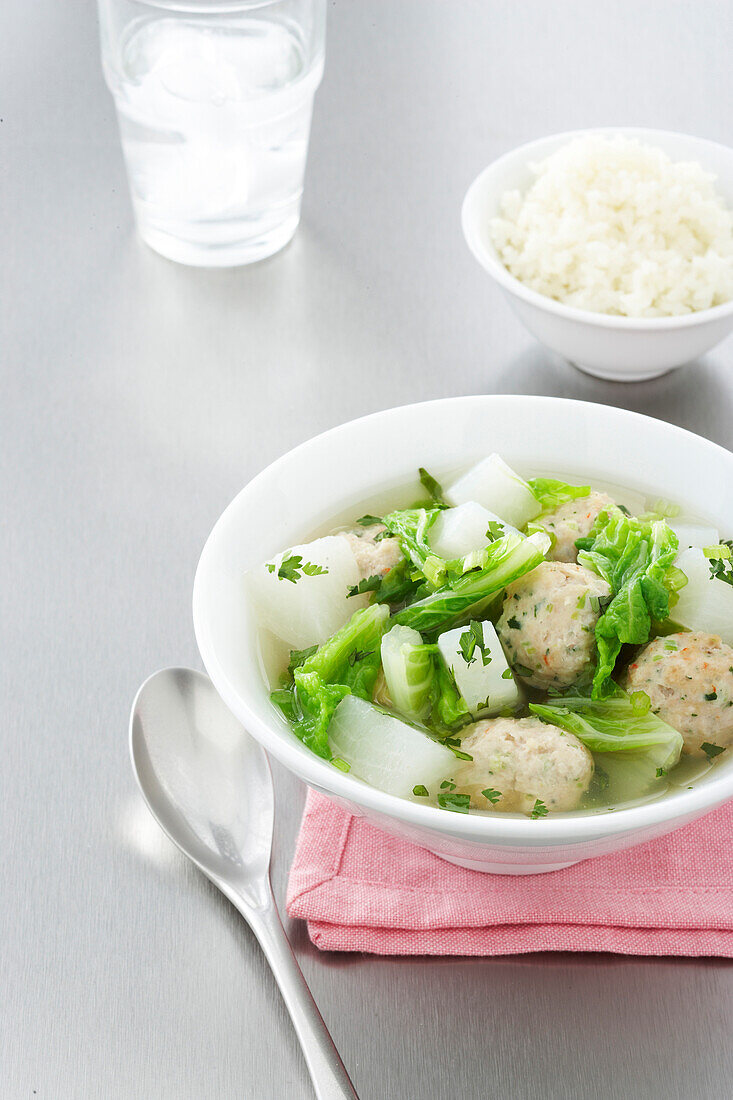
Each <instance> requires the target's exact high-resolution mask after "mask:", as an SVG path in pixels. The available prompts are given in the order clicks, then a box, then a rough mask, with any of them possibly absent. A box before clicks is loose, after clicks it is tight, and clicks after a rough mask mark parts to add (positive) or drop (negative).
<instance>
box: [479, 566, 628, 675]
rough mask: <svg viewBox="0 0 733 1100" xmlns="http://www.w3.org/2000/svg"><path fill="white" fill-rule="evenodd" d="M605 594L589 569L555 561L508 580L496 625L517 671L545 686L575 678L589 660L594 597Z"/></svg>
mask: <svg viewBox="0 0 733 1100" xmlns="http://www.w3.org/2000/svg"><path fill="white" fill-rule="evenodd" d="M610 594H611V589H610V587H609V585H608V584H607V582H606V581H604V580H603V579H602V577H599V576H597V575H596V574H595V573H591V571H590V569H584V568H583V566H582V565H573V564H572V563H567V562H559V561H545V562H542V564H541V565H538V566H537V568H536V569H533V570H532V571H531V572H530V573H527V574H526V575H525V576H524V577H520V579H519V580H518V581H515V582H514V584H511V585H509V587H508V588H507V590H506V596H505V599H504V609H503V611H502V613H501V618H500V619H499V622H498V623H497V625H496V629H497V631H498V634H499V638H500V639H501V643H502V645H503V646H504V650H505V652H506V655H507V660H508V661H509V664H510V665H511V666H512V668H513V669H514V671H515V672H516V673H517V675H518V676H520V677H521V679H523V680H524V681H525V682H526V683H528V684H531V685H532V687H536V688H542V689H545V690H546V689H547V688H550V687H554V688H566V687H570V685H571V684H574V683H576V681H577V680H578V679H579V678H580V676H581V674H582V673H583V672H584V671H586V670H587V669H588V667H589V665H591V664H592V663H593V662H594V660H595V650H596V640H595V634H594V631H595V626H596V623H597V621H598V617H599V615H600V611H601V603H600V600H602V599H604V598H608V597H609V596H610Z"/></svg>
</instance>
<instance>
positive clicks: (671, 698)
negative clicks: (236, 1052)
mask: <svg viewBox="0 0 733 1100" xmlns="http://www.w3.org/2000/svg"><path fill="white" fill-rule="evenodd" d="M623 684H624V687H625V688H626V690H627V691H645V692H646V693H647V695H648V696H649V698H650V699H651V704H652V710H653V711H654V712H655V713H656V714H658V715H659V717H660V718H663V719H664V721H665V722H668V723H669V725H670V726H673V727H674V728H675V729H676V730H678V731H679V732H680V733H681V734H682V738H683V740H684V747H683V749H682V751H683V752H685V753H687V754H688V755H690V756H704V755H706V754H705V752H704V750H703V748H702V746H703V745H704V744H706V743H707V744H709V745H718V746H719V747H720V748H723V749H726V748H730V747H731V746H732V745H733V649H731V647H730V646H729V645H726V644H725V642H722V641H721V640H720V638H718V636H717V635H716V634H703V633H701V632H700V631H689V632H688V633H684V634H670V635H669V636H668V637H666V638H655V639H654V641H653V642H650V643H649V645H647V646H645V647H644V649H642V650H641V652H640V653H639V655H638V657H637V658H636V660H635V661H632V663H631V664H630V665H629V667H628V668H627V669H626V672H625V675H624V680H623Z"/></svg>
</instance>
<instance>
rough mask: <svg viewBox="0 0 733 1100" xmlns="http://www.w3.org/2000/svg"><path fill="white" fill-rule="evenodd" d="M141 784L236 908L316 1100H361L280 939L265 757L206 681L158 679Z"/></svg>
mask: <svg viewBox="0 0 733 1100" xmlns="http://www.w3.org/2000/svg"><path fill="white" fill-rule="evenodd" d="M130 755H131V757H132V767H133V771H134V772H135V778H136V779H137V782H138V785H139V787H140V790H141V792H142V795H143V798H144V799H145V801H146V803H147V805H148V809H149V810H150V812H151V813H152V815H153V817H154V818H155V819H156V821H157V822H158V824H159V825H160V827H161V828H162V829H163V831H164V832H165V833H166V834H167V835H168V836H169V837H170V839H171V840H172V841H173V843H174V844H176V845H177V846H178V848H180V850H181V851H182V852H183V853H184V855H186V856H188V858H189V859H190V860H192V861H193V863H195V864H196V866H197V867H198V868H199V869H200V870H201V871H203V873H204V874H205V875H206V876H207V878H209V879H210V880H211V881H212V882H213V883H214V885H215V886H217V887H218V888H219V890H221V892H222V893H223V894H224V895H225V896H226V897H227V898H229V900H230V901H231V902H232V904H233V905H234V906H236V908H237V909H238V910H239V912H240V913H241V914H242V916H243V917H244V918H245V920H246V921H247V922H248V923H249V925H250V927H251V928H252V930H253V932H254V933H255V935H256V936H257V939H258V940H259V942H260V944H261V946H262V949H263V951H264V952H265V955H266V956H267V960H268V962H269V963H270V966H271V968H272V971H273V974H274V975H275V978H276V980H277V982H278V985H279V986H280V991H281V993H282V995H283V999H284V1001H285V1004H286V1006H287V1008H288V1011H289V1012H290V1016H291V1018H292V1021H293V1024H294V1026H295V1030H296V1033H297V1035H298V1038H299V1039H300V1043H301V1046H302V1048H303V1053H304V1055H305V1059H306V1063H307V1065H308V1069H309V1070H310V1074H311V1079H312V1081H313V1086H314V1088H315V1092H316V1096H317V1097H318V1098H319V1100H343V1098H351V1100H358V1098H357V1096H356V1093H355V1091H354V1088H353V1086H352V1084H351V1081H350V1080H349V1076H348V1074H347V1072H346V1070H345V1068H344V1066H343V1063H342V1061H341V1059H340V1057H339V1055H338V1051H337V1050H336V1048H335V1046H334V1045H333V1041H332V1039H331V1036H330V1035H329V1033H328V1029H327V1028H326V1025H325V1024H324V1022H323V1019H322V1018H321V1015H320V1013H319V1011H318V1008H317V1007H316V1004H315V1002H314V1000H313V998H312V996H311V994H310V990H309V989H308V986H307V985H306V982H305V979H304V978H303V975H302V973H301V971H300V967H299V966H298V963H297V961H296V959H295V956H294V954H293V951H292V948H291V946H290V943H289V941H288V938H287V936H286V935H285V932H284V931H283V927H282V924H281V923H280V917H279V915H278V912H277V907H276V905H275V900H274V898H273V895H272V887H271V885H270V852H271V849H272V832H273V824H274V817H275V810H274V805H275V800H274V794H273V789H272V776H271V774H270V766H269V763H268V761H267V757H266V756H265V753H264V751H263V750H262V749H261V748H260V746H259V745H258V744H257V743H256V742H255V741H253V739H252V738H251V737H250V736H249V735H248V734H247V733H246V731H245V730H244V728H243V726H241V725H240V723H239V722H238V721H237V719H236V718H235V717H234V715H233V714H232V713H231V711H230V710H228V709H227V707H226V706H225V705H224V703H223V702H222V700H221V699H220V698H219V696H218V694H217V693H216V690H215V688H214V686H213V684H212V683H211V681H210V680H209V678H208V677H207V676H204V675H203V674H202V673H200V672H194V671H193V670H192V669H186V668H169V669H163V670H162V671H160V672H156V673H154V674H153V675H152V676H151V677H150V678H149V679H148V680H146V681H145V683H144V684H143V685H142V687H141V688H140V690H139V691H138V693H137V696H136V698H135V702H134V703H133V706H132V713H131V716H130Z"/></svg>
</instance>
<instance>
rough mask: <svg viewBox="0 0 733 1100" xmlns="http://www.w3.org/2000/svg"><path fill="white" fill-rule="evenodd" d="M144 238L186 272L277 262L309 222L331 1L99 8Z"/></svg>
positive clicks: (225, 0)
mask: <svg viewBox="0 0 733 1100" xmlns="http://www.w3.org/2000/svg"><path fill="white" fill-rule="evenodd" d="M99 10H100V27H101V36H102V64H103V67H104V74H105V79H106V81H107V84H108V85H109V88H110V90H111V92H112V95H113V96H114V100H115V105H116V107H117V114H118V118H119V124H120V135H121V138H122V148H123V151H124V154H125V161H126V163H127V173H128V177H129V181H130V190H131V192H132V201H133V205H134V207H135V214H136V217H137V223H138V227H139V230H140V234H141V236H142V237H143V239H144V240H145V241H147V243H148V244H149V245H150V246H151V247H152V248H154V249H155V250H156V251H157V252H160V253H161V254H162V255H163V256H167V257H168V258H169V259H171V260H178V261H179V262H180V263H185V264H196V265H200V266H204V267H226V266H233V265H236V264H247V263H252V262H253V261H254V260H261V259H263V258H264V257H265V256H271V255H272V253H273V252H277V250H278V249H280V248H282V247H283V246H284V245H286V244H287V242H288V241H289V240H290V239H291V237H292V236H293V234H294V233H295V230H296V228H297V225H298V221H299V218H300V199H301V195H302V191H303V173H304V171H305V161H306V154H307V152H308V137H309V133H310V122H311V112H312V107H313V97H314V95H315V91H316V88H317V87H318V85H319V83H320V81H321V77H322V75H323V59H324V49H325V29H326V0H208V2H207V0H99Z"/></svg>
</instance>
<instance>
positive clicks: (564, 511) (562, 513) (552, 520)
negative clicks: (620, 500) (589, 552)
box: [537, 490, 616, 562]
mask: <svg viewBox="0 0 733 1100" xmlns="http://www.w3.org/2000/svg"><path fill="white" fill-rule="evenodd" d="M615 507H616V502H615V501H614V500H612V499H611V497H610V496H609V495H608V493H597V492H595V490H594V491H593V492H592V493H589V494H588V496H587V497H580V498H579V499H578V500H569V501H568V502H567V504H561V505H560V506H559V507H558V508H555V509H554V511H552V512H546V513H545V514H544V515H543V516H540V518H539V519H538V520H537V522H538V523H540V524H542V526H543V527H545V528H546V529H547V531H548V533H549V534H551V535H554V538H555V541H554V543H553V545H552V549H551V550H550V552H549V553H548V555H547V556H548V557H549V558H551V559H552V560H553V561H570V562H573V561H577V560H578V551H577V549H576V546H575V540H576V539H582V538H585V536H586V535H589V534H590V530H591V527H592V526H593V524H594V523H595V521H596V520H597V519H598V516H599V515H600V514H601V512H604V511H606V510H607V509H609V508H615Z"/></svg>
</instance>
